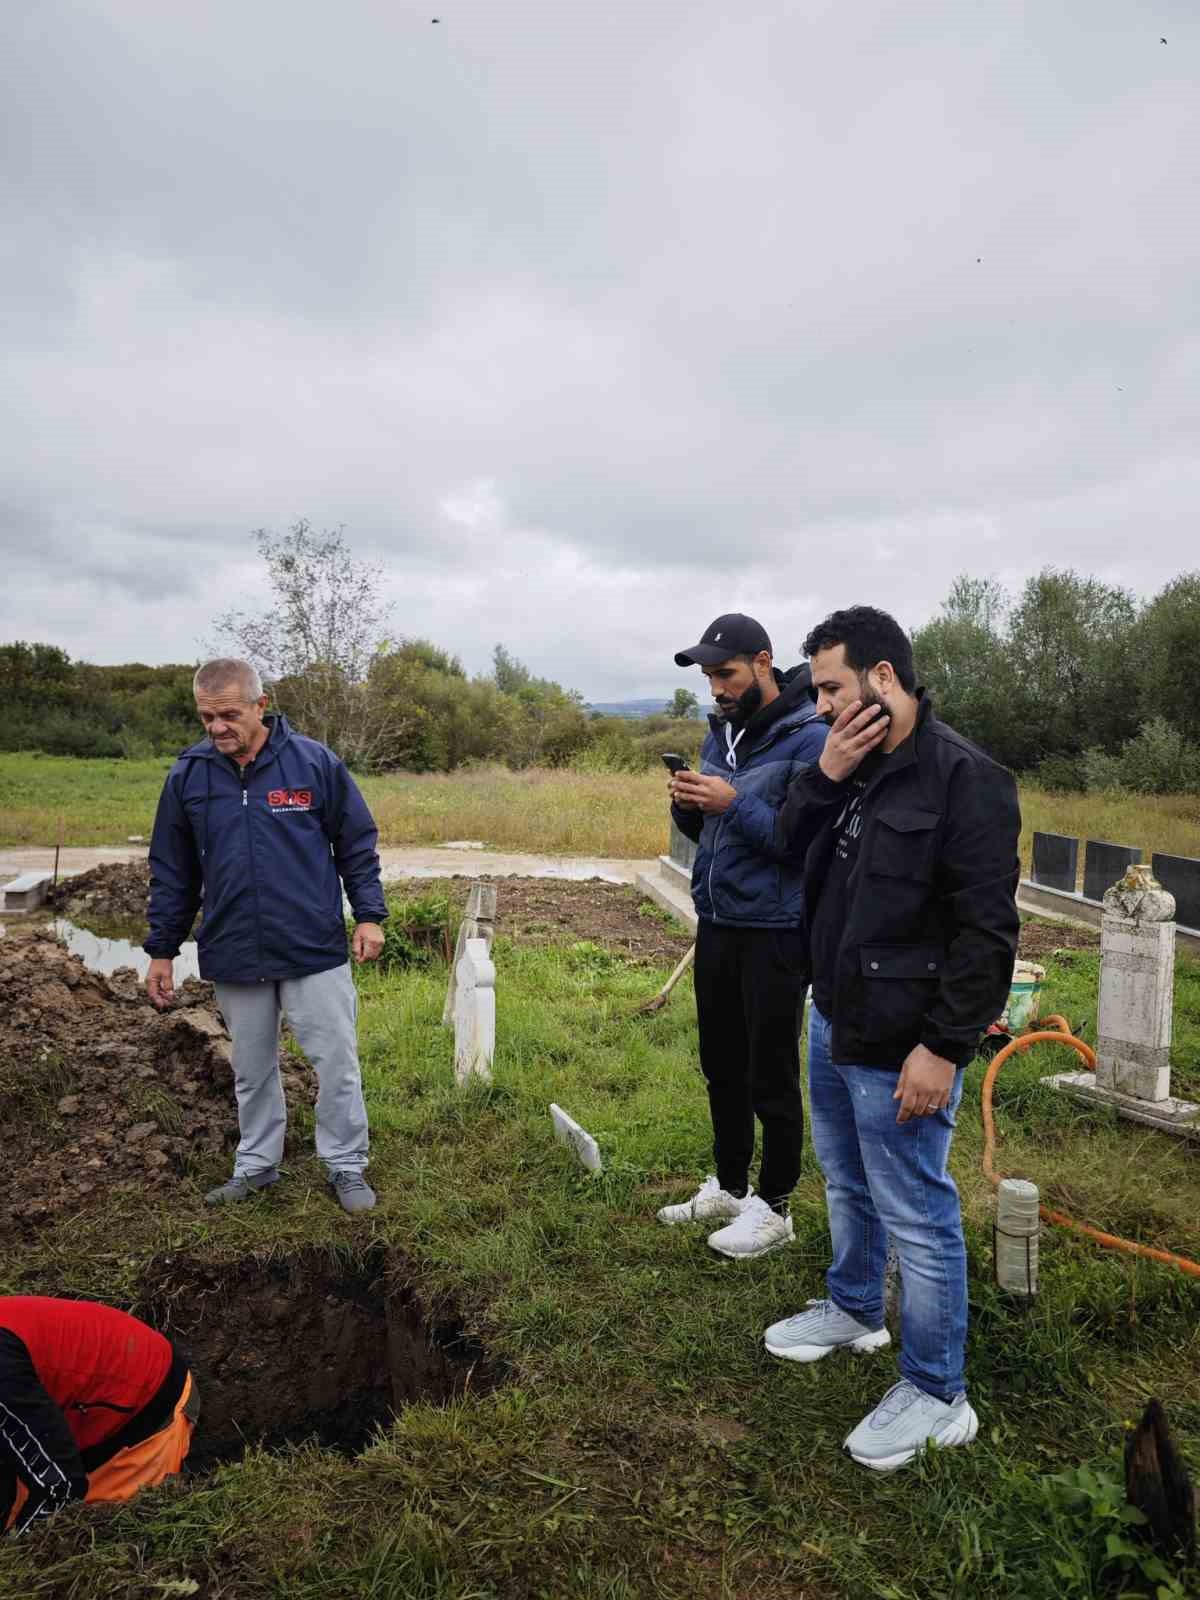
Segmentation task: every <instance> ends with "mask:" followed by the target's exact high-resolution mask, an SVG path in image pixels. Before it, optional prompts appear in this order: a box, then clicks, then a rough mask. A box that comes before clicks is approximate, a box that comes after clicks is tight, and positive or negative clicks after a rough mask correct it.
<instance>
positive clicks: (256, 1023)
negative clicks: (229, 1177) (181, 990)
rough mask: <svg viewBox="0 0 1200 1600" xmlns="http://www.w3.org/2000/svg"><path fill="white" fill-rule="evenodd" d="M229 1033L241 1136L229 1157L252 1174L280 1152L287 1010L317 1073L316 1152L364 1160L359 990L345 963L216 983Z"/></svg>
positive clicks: (342, 1167)
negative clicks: (282, 1032)
mask: <svg viewBox="0 0 1200 1600" xmlns="http://www.w3.org/2000/svg"><path fill="white" fill-rule="evenodd" d="M214 988H215V989H216V994H217V1005H218V1006H219V1007H220V1009H221V1015H222V1016H223V1017H224V1018H225V1021H226V1023H227V1025H228V1027H229V1032H230V1034H231V1035H232V1038H233V1079H234V1089H235V1092H236V1094H237V1105H238V1129H239V1132H240V1133H241V1142H240V1143H239V1144H238V1148H237V1157H236V1159H235V1160H234V1163H233V1170H234V1174H235V1176H237V1177H242V1178H249V1177H253V1176H254V1175H255V1174H256V1173H260V1172H266V1171H269V1170H270V1169H271V1168H273V1167H277V1166H278V1165H279V1163H280V1161H282V1159H283V1136H284V1133H285V1131H286V1129H287V1107H286V1105H285V1103H284V1098H283V1085H282V1083H281V1082H280V1081H279V1019H280V1016H281V1015H286V1016H287V1019H288V1023H289V1024H290V1026H291V1030H292V1032H293V1033H294V1034H295V1035H296V1038H297V1040H298V1042H299V1045H300V1048H301V1049H302V1050H303V1051H304V1054H305V1055H306V1056H307V1057H308V1059H309V1061H311V1062H312V1064H313V1066H314V1068H315V1069H316V1073H317V1083H318V1085H319V1093H318V1095H317V1154H318V1155H319V1156H320V1158H321V1160H322V1161H323V1162H324V1163H325V1165H326V1167H327V1168H328V1169H329V1171H330V1172H338V1171H341V1172H361V1171H362V1169H363V1168H364V1167H365V1166H366V1164H367V1108H366V1106H365V1105H364V1104H363V1094H362V1077H361V1075H360V1073H359V1070H358V1035H357V1022H358V996H357V994H356V993H355V990H354V979H353V978H352V977H351V975H350V964H349V962H346V963H345V965H343V966H340V967H333V968H332V969H331V970H330V971H328V972H314V973H311V974H310V975H309V976H308V977H307V978H284V979H281V980H280V981H279V982H278V983H218V984H215V985H214Z"/></svg>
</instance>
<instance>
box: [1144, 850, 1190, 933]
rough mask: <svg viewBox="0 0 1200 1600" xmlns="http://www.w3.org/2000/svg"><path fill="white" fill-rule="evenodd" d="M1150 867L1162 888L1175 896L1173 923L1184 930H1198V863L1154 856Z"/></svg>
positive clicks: (1186, 858)
mask: <svg viewBox="0 0 1200 1600" xmlns="http://www.w3.org/2000/svg"><path fill="white" fill-rule="evenodd" d="M1150 865H1151V867H1152V868H1153V871H1154V876H1155V877H1156V878H1157V879H1158V881H1159V883H1161V884H1162V886H1163V888H1164V889H1169V890H1170V891H1171V893H1172V894H1173V895H1174V896H1175V921H1176V922H1179V923H1182V925H1183V926H1184V927H1185V928H1200V861H1196V860H1194V859H1193V858H1192V857H1191V856H1160V855H1157V854H1156V855H1153V856H1151V858H1150Z"/></svg>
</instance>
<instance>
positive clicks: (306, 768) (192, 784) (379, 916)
mask: <svg viewBox="0 0 1200 1600" xmlns="http://www.w3.org/2000/svg"><path fill="white" fill-rule="evenodd" d="M264 720H265V721H266V723H267V725H268V726H269V728H270V730H271V731H270V736H269V738H268V740H267V743H266V744H265V745H264V746H263V748H262V749H261V750H260V751H259V752H258V755H257V756H256V757H255V758H254V760H253V761H252V762H250V764H249V765H248V766H246V767H239V766H238V765H237V763H236V762H235V761H232V760H231V759H230V758H229V757H228V756H223V755H221V754H220V752H219V751H218V750H217V749H216V747H215V746H214V745H213V744H212V743H211V741H210V740H208V739H203V740H202V741H201V742H200V743H199V744H195V745H193V746H192V747H191V749H190V750H185V751H184V752H183V754H182V755H181V756H180V757H179V759H178V761H176V763H175V765H174V766H173V767H172V768H171V770H170V772H169V773H168V774H167V781H166V783H165V785H164V786H163V792H162V795H161V797H160V799H159V802H158V814H157V816H156V817H155V819H154V836H153V838H152V839H151V841H150V937H149V938H148V939H147V940H146V946H145V948H146V950H147V951H148V953H149V954H150V955H152V956H176V955H178V954H179V947H180V945H181V944H182V943H183V941H184V939H186V938H187V936H188V932H189V930H190V929H191V926H192V922H193V921H194V919H195V916H196V911H197V909H198V908H199V905H200V899H201V891H202V890H203V898H204V921H203V923H202V924H201V927H200V933H199V948H200V975H201V977H204V978H209V979H212V980H213V981H214V982H217V983H265V982H271V981H275V980H277V979H281V978H302V977H305V976H306V975H307V974H309V973H313V972H326V971H328V970H329V969H330V968H331V967H340V966H341V965H342V963H343V962H344V961H346V960H347V959H348V951H347V946H346V924H345V921H344V918H343V914H342V888H341V885H342V884H343V883H344V884H345V886H346V894H347V895H348V897H349V900H350V905H351V908H352V910H353V912H354V918H355V921H356V922H382V921H383V920H384V918H385V917H386V915H387V910H386V907H385V905H384V900H383V889H382V887H381V886H380V882H379V856H378V854H377V851H376V843H377V841H378V838H379V834H378V830H377V829H376V827H375V823H374V820H373V819H372V816H371V813H370V812H369V811H368V810H367V804H366V801H365V800H364V799H363V797H362V795H361V794H360V792H359V789H358V785H357V784H356V783H355V782H354V779H353V778H352V777H351V776H350V773H349V772H348V771H347V769H346V767H345V764H344V763H343V762H342V761H340V760H339V759H338V757H337V756H335V755H334V753H333V751H332V750H328V749H326V747H325V746H324V745H323V744H318V742H317V741H316V740H315V739H306V738H305V737H304V735H303V734H299V733H293V732H292V730H291V728H290V727H289V726H288V722H287V718H286V717H283V716H279V715H273V716H269V717H267V718H265V719H264ZM339 879H340V880H341V882H339Z"/></svg>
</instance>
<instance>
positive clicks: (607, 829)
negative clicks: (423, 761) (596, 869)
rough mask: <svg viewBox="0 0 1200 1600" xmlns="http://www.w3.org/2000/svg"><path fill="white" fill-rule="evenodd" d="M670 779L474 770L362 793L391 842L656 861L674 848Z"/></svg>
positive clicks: (382, 781)
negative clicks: (456, 842)
mask: <svg viewBox="0 0 1200 1600" xmlns="http://www.w3.org/2000/svg"><path fill="white" fill-rule="evenodd" d="M666 779H667V775H666V773H665V772H631V773H624V772H621V773H581V772H570V771H565V770H564V771H559V770H549V769H546V768H531V769H529V770H527V771H525V772H509V771H508V770H507V769H506V768H504V767H486V768H476V769H474V770H468V771H462V772H455V773H450V774H446V775H443V774H440V773H429V774H422V775H421V776H415V775H409V774H402V773H391V774H389V775H388V776H387V777H382V778H367V779H364V781H363V790H364V793H365V794H366V797H367V800H368V802H369V804H370V806H371V809H372V811H373V812H374V814H375V817H376V820H377V821H378V823H379V831H380V837H381V838H382V839H383V841H384V843H386V844H389V845H406V844H411V845H418V844H438V843H441V842H442V841H444V840H446V839H482V840H483V841H484V842H485V843H486V844H488V845H490V846H491V847H492V848H494V849H497V850H536V851H542V852H546V853H548V854H550V855H597V856H618V857H640V856H654V855H657V854H658V853H659V852H660V851H661V850H664V849H665V848H666V843H667V785H666Z"/></svg>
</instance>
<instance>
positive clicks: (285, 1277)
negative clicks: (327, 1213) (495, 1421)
mask: <svg viewBox="0 0 1200 1600" xmlns="http://www.w3.org/2000/svg"><path fill="white" fill-rule="evenodd" d="M135 1310H136V1311H137V1314H138V1315H139V1316H141V1317H143V1318H144V1319H145V1320H146V1321H148V1322H150V1323H151V1324H152V1325H153V1326H154V1327H156V1328H160V1329H162V1331H163V1332H164V1333H166V1334H168V1335H169V1336H170V1337H171V1338H172V1339H174V1340H176V1341H177V1342H178V1343H179V1344H180V1345H182V1346H183V1348H184V1349H185V1350H186V1351H187V1352H188V1354H189V1356H190V1358H191V1365H192V1372H193V1374H194V1375H195V1378H196V1382H197V1384H198V1386H199V1390H200V1404H201V1415H200V1421H199V1425H198V1427H197V1429H196V1434H195V1438H194V1440H193V1443H192V1449H191V1453H190V1455H189V1457H188V1471H189V1472H192V1473H197V1472H204V1471H207V1470H208V1469H210V1468H211V1467H213V1466H215V1465H217V1464H218V1463H220V1462H223V1461H232V1460H236V1459H238V1458H239V1457H240V1456H241V1455H242V1454H243V1453H244V1451H245V1450H246V1448H247V1447H248V1446H250V1445H261V1446H263V1447H265V1448H268V1449H278V1448H281V1447H283V1446H285V1445H289V1444H298V1443H300V1442H302V1441H305V1440H314V1441H316V1442H317V1443H318V1444H320V1445H322V1446H323V1447H325V1448H326V1449H333V1450H337V1451H339V1452H340V1453H342V1454H346V1455H355V1454H357V1453H358V1452H359V1451H361V1450H362V1449H363V1448H365V1446H366V1445H367V1444H368V1443H369V1442H370V1439H371V1436H372V1434H373V1433H374V1431H375V1429H376V1428H377V1427H379V1426H380V1425H386V1424H387V1423H388V1422H389V1421H390V1420H391V1419H392V1418H393V1417H394V1416H395V1414H396V1413H397V1412H398V1411H399V1410H401V1409H402V1408H403V1407H404V1406H405V1405H408V1404H411V1403H412V1402H413V1401H416V1400H432V1401H434V1402H442V1401H446V1400H449V1399H451V1398H453V1397H454V1396H456V1395H461V1394H464V1393H467V1392H470V1393H472V1394H476V1393H481V1392H487V1391H488V1390H489V1389H492V1388H494V1387H495V1386H496V1384H497V1383H498V1382H499V1381H501V1372H500V1369H499V1368H498V1366H497V1365H496V1364H494V1363H490V1362H489V1361H488V1360H487V1359H486V1357H485V1354H484V1351H483V1348H482V1346H481V1345H480V1344H479V1343H478V1341H476V1340H474V1339H472V1338H470V1337H469V1336H467V1335H465V1334H464V1332H463V1329H462V1325H461V1323H460V1322H459V1321H458V1319H457V1318H456V1317H454V1316H453V1315H452V1314H445V1315H440V1316H439V1315H434V1314H431V1313H430V1312H429V1311H428V1310H427V1309H426V1307H425V1306H424V1304H423V1303H422V1301H421V1299H420V1297H419V1295H418V1294H417V1292H416V1290H415V1289H414V1288H413V1286H412V1282H411V1278H410V1276H409V1275H408V1274H407V1272H406V1271H405V1268H404V1265H403V1263H402V1262H401V1261H400V1260H399V1259H398V1258H397V1257H396V1256H395V1255H394V1254H393V1252H391V1251H389V1250H387V1249H386V1248H384V1247H383V1246H378V1247H373V1248H371V1249H369V1250H368V1251H367V1252H365V1253H364V1254H363V1255H362V1256H360V1257H359V1258H358V1259H357V1260H351V1261H347V1260H346V1259H345V1258H344V1257H339V1256H338V1255H336V1254H334V1253H333V1252H331V1251H320V1250H308V1251H301V1252H298V1253H296V1254H293V1255H290V1256H287V1257H282V1258H276V1259H272V1260H269V1261H260V1260H257V1259H255V1258H249V1259H243V1260H241V1261H237V1262H234V1263H232V1264H219V1265H218V1264H212V1263H206V1262H203V1261H199V1260H195V1259H189V1258H185V1257H181V1256H177V1257H174V1258H162V1259H161V1260H160V1261H159V1262H157V1263H156V1264H155V1266H154V1268H153V1269H152V1272H151V1275H150V1277H149V1278H148V1279H147V1280H146V1281H145V1282H144V1284H143V1294H142V1297H141V1298H140V1300H139V1303H138V1305H137V1306H136V1307H135Z"/></svg>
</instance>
